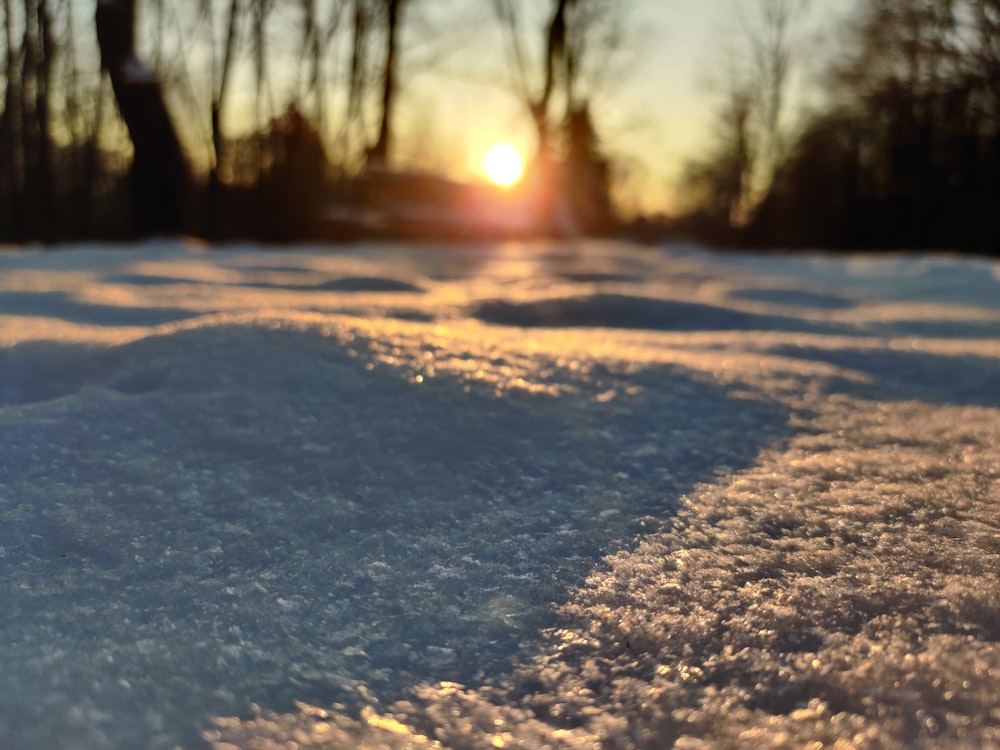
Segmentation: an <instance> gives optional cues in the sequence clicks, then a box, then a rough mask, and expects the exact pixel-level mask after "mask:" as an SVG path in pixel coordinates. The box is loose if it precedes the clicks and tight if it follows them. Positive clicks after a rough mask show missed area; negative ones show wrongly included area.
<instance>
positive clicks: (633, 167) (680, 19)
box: [399, 0, 855, 212]
mask: <svg viewBox="0 0 1000 750" xmlns="http://www.w3.org/2000/svg"><path fill="white" fill-rule="evenodd" d="M854 2H855V0H811V2H807V3H806V4H805V10H804V12H803V14H802V16H801V18H800V20H799V22H798V25H797V27H796V31H795V33H796V41H795V50H794V53H795V55H796V58H797V60H796V62H795V64H794V66H793V71H792V81H791V84H792V86H793V87H794V89H795V92H796V93H795V97H794V101H795V102H796V104H799V103H801V104H803V105H806V106H808V102H809V101H810V99H815V98H816V94H817V91H816V90H815V87H813V86H812V84H811V81H812V80H814V79H815V74H816V73H817V72H818V70H817V68H818V62H819V60H821V59H823V56H824V55H825V54H828V53H829V52H830V51H831V50H832V49H833V47H834V46H835V43H836V39H837V37H838V34H837V32H836V28H837V27H838V25H839V24H840V23H841V21H842V20H843V18H844V17H845V16H846V15H847V13H848V12H849V10H850V8H851V7H853V5H854ZM433 5H434V7H436V8H437V9H438V11H436V12H440V13H445V14H446V13H451V14H454V16H453V17H458V16H460V15H462V14H468V17H469V18H470V24H471V23H472V21H471V19H473V18H475V17H476V13H477V12H479V13H485V14H486V17H487V20H486V23H487V24H488V18H489V8H488V4H487V3H486V2H484V1H483V0H436V2H435V3H434V4H433ZM621 6H622V8H623V9H624V12H626V13H627V14H628V19H629V22H628V25H627V34H626V40H627V44H626V45H625V48H624V49H622V50H621V51H620V52H619V53H618V54H619V58H618V59H617V60H616V61H614V62H613V64H615V65H620V66H623V70H624V71H626V75H624V76H622V79H621V80H620V81H617V80H616V81H615V82H614V83H613V85H609V86H606V87H604V88H603V89H601V90H600V92H599V96H598V98H597V101H596V102H595V103H594V107H593V115H594V117H595V120H596V121H597V127H598V131H599V135H600V136H602V139H603V142H604V144H605V147H606V149H607V151H608V152H609V155H610V156H611V157H612V158H613V161H614V162H615V163H616V169H617V174H618V182H619V184H618V186H617V190H618V193H619V195H618V197H619V199H620V200H622V201H624V202H625V203H626V204H630V205H629V206H626V208H627V209H628V208H633V209H635V208H638V209H639V210H642V211H645V212H657V211H660V210H664V209H667V210H669V209H670V207H671V206H672V205H673V204H674V203H675V202H676V196H675V194H674V190H675V185H674V183H675V182H676V180H677V178H678V177H679V176H680V174H681V173H682V171H683V168H684V164H685V162H686V160H687V159H689V158H691V157H694V156H697V155H698V154H700V153H703V152H704V150H705V148H706V145H707V142H708V140H709V138H710V136H711V134H712V128H713V117H714V112H715V111H716V108H717V106H718V104H719V100H720V97H721V95H722V91H723V89H724V82H725V78H726V70H727V65H728V63H727V59H732V58H733V56H734V55H735V54H736V53H735V52H734V50H737V49H738V48H739V45H740V43H741V41H742V39H743V37H742V36H741V24H742V23H745V22H748V20H747V19H749V22H752V18H753V10H754V8H755V7H756V3H754V2H751V0H621ZM428 7H429V6H428ZM536 7H538V8H539V12H542V11H544V9H547V8H548V4H538V5H537V6H536ZM741 15H745V19H744V20H741V19H740V16H741ZM421 22H422V20H421V19H418V20H417V21H415V25H416V26H417V27H418V30H417V31H415V32H413V33H419V25H420V23H421ZM434 22H435V23H434V25H437V23H438V22H440V17H434ZM484 28H488V27H487V26H484V27H480V29H481V30H480V31H478V32H477V33H469V34H468V35H467V37H466V39H465V41H462V39H461V34H456V38H457V39H458V41H457V42H456V43H455V44H454V46H453V51H452V52H451V54H450V55H447V57H446V59H445V61H444V63H443V64H440V65H435V66H433V67H429V68H428V69H427V70H426V71H423V72H418V73H417V74H416V75H414V76H412V77H411V78H409V79H407V80H406V81H405V82H404V90H403V94H402V97H401V98H402V102H401V112H400V123H399V127H400V131H401V132H402V133H405V134H406V137H405V141H406V143H405V145H403V146H401V154H400V155H401V156H402V157H403V158H404V159H406V160H407V161H410V162H414V163H416V164H417V165H420V166H428V167H431V168H440V167H442V166H443V167H444V168H445V169H446V170H447V171H449V172H451V173H452V174H454V175H455V176H458V177H463V178H471V179H476V178H479V177H481V169H482V168H481V161H482V155H483V154H484V153H485V152H486V151H487V150H488V149H489V147H490V146H491V145H492V144H494V143H495V142H497V141H510V142H512V143H513V144H514V145H516V146H517V147H518V148H519V149H521V150H522V151H523V152H524V153H525V154H526V155H528V154H530V153H531V151H532V149H533V135H532V128H531V125H530V121H529V120H528V118H527V115H526V112H525V108H524V106H523V103H521V102H520V101H519V100H518V99H517V97H516V96H515V95H514V94H513V93H512V86H511V85H510V76H509V75H508V74H507V73H506V71H505V70H504V68H503V58H502V56H498V55H497V54H494V53H495V50H493V49H492V48H493V47H495V46H499V45H500V44H501V41H500V37H499V36H496V37H495V38H493V39H492V40H491V41H487V40H486V39H484V36H486V35H488V34H489V33H491V31H484V30H482V29H484ZM493 33H498V32H493ZM534 36H535V37H540V33H535V35H534ZM527 41H528V42H531V41H532V40H531V39H528V40H527ZM407 52H408V51H407V49H406V48H405V47H404V50H403V54H404V55H406V54H407ZM411 54H413V55H414V56H416V57H418V58H419V56H420V50H419V49H418V50H416V51H413V52H412V53H411ZM405 65H406V58H405V57H404V58H403V66H404V67H405ZM537 69H538V68H537V66H536V70H537ZM438 115H442V116H438Z"/></svg>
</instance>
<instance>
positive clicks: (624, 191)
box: [0, 0, 1000, 253]
mask: <svg viewBox="0 0 1000 750" xmlns="http://www.w3.org/2000/svg"><path fill="white" fill-rule="evenodd" d="M0 23H2V32H0V54H2V59H3V64H2V67H0V71H2V77H0V86H2V102H0V107H2V113H0V241H3V242H7V243H23V242H31V241H42V242H47V243H55V242H68V241H77V240H85V239H97V238H100V239H127V238H130V237H135V236H140V235H149V234H178V233H187V234H192V235H196V236H200V237H204V238H206V239H208V240H212V241H223V240H232V239H244V238H246V239H257V240H263V241H271V242H284V241H301V240H322V241H327V242H330V241H353V240H357V239H360V238H367V237H385V238H397V239H400V238H401V239H414V240H420V239H429V238H434V239H442V238H443V239H463V240H468V239H493V238H498V237H534V236H579V235H614V236H624V237H630V238H634V239H641V240H651V241H653V240H661V239H680V238H683V239H690V240H695V241H699V242H703V243H707V244H715V245H725V246H729V247H735V246H752V247H756V248H768V247H781V248H795V247H823V248H845V249H855V248H866V249H877V248H897V247H905V248H940V249H959V250H967V251H977V252H986V253H995V252H998V251H997V248H998V247H1000V210H998V208H1000V0H811V1H810V0H294V1H292V0H283V1H281V2H278V0H184V1H183V2H165V0H92V1H90V2H80V1H79V0H0Z"/></svg>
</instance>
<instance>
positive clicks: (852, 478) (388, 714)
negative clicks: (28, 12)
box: [0, 241, 1000, 750]
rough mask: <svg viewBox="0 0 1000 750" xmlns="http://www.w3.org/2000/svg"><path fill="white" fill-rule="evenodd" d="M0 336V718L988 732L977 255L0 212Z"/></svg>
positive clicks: (705, 737) (997, 431)
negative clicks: (86, 237) (115, 238)
mask: <svg viewBox="0 0 1000 750" xmlns="http://www.w3.org/2000/svg"><path fill="white" fill-rule="evenodd" d="M0 347H2V348H0V564H2V566H3V568H2V570H3V575H2V577H0V585H2V590H0V596H2V601H3V602H4V606H3V607H2V608H0V633H2V636H3V641H2V642H3V644H4V648H3V649H0V747H5V748H6V747H12V748H20V749H26V750H32V749H33V748H81V749H83V750H91V749H94V750H97V749H103V748H129V749H131V748H157V749H159V748H164V749H165V748H173V747H175V746H181V747H185V748H200V747H206V746H211V747H214V748H216V750H224V749H227V748H232V747H254V748H279V747H281V748H284V747H289V746H291V745H290V744H289V743H296V744H297V746H298V747H313V748H340V747H352V748H353V747H436V746H444V747H454V748H483V747H510V746H522V747H545V746H548V747H567V748H569V747H615V748H629V747H642V748H659V747H667V746H670V745H671V744H673V745H674V746H677V747H687V748H695V747H723V748H725V747H734V748H735V747H806V746H816V747H819V746H821V745H820V744H815V745H814V743H822V746H838V747H870V748H894V747H899V748H903V747H989V746H997V745H1000V713H998V711H997V708H996V706H997V704H996V698H995V693H996V690H995V685H996V684H997V680H998V678H1000V652H998V650H997V641H998V639H1000V616H998V609H997V605H998V601H1000V576H998V573H997V571H998V570H1000V541H998V540H1000V510H998V500H1000V266H998V265H997V264H996V263H993V262H989V261H985V260H976V259H968V258H962V257H952V256H946V255H938V256H925V255H907V254H900V255H891V256H886V255H878V256H875V255H871V256H866V255H856V256H836V255H826V254H822V253H809V254H804V255H798V256H787V255H781V254H774V253H770V254H737V253H710V252H707V251H704V250H702V249H700V248H697V247H693V246H681V245H675V246H668V247H663V248H658V249H654V248H642V247H636V246H631V245H627V244H621V243H612V242H577V243H565V244H559V243H537V244H530V243H529V244H521V243H510V244H498V245H479V246H462V245H457V246H432V245H426V246H415V247H400V246H394V245H364V246H356V247H348V248H343V247H341V248H326V247H319V246H315V247H312V246H302V247H297V248H294V249H290V250H277V249H271V248H263V247H257V246H253V245H245V246H236V245H233V246H226V247H220V248H213V249H208V248H205V247H203V246H199V245H196V244H194V243H185V242H180V241H157V242H149V243H145V244H142V245H139V246H135V247H125V248H122V247H105V246H100V245H90V246H74V247H71V248H64V249H59V250H55V251H48V252H43V251H39V250H19V249H15V248H10V249H9V252H4V253H0ZM435 743H437V744H435ZM838 743H839V744H838Z"/></svg>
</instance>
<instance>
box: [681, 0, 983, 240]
mask: <svg viewBox="0 0 1000 750" xmlns="http://www.w3.org/2000/svg"><path fill="white" fill-rule="evenodd" d="M766 1H767V0H765V2H766ZM770 6H771V9H772V11H773V10H774V9H775V8H778V9H782V8H783V9H784V10H785V11H788V12H791V11H793V10H794V7H793V0H772V1H771V2H770ZM788 20H789V17H788V16H786V17H785V18H784V21H781V17H780V14H778V15H774V14H773V13H772V15H771V16H770V17H769V18H768V19H766V21H767V22H766V23H765V24H764V26H763V28H764V29H765V30H766V33H762V34H760V35H759V36H758V37H757V38H756V41H757V42H761V41H762V40H769V42H770V45H768V44H757V45H756V47H755V49H757V50H758V51H759V52H760V53H761V54H760V55H759V56H758V60H760V61H761V62H763V63H764V65H763V67H762V69H761V70H762V71H763V72H761V73H760V74H759V75H757V76H756V77H755V78H754V81H755V83H756V86H757V87H756V89H754V88H752V87H751V88H749V89H747V88H744V89H743V91H744V92H746V91H747V90H750V91H756V92H763V94H764V96H759V95H756V94H754V95H751V96H744V98H742V99H741V98H740V97H739V96H734V97H730V99H729V100H728V101H727V103H726V108H725V110H724V112H723V113H722V117H721V122H722V123H723V127H722V128H721V133H720V139H719V141H718V143H717V150H716V151H715V152H714V153H713V154H712V155H711V158H709V159H707V160H704V161H701V162H695V163H693V164H692V165H691V167H690V168H689V170H688V173H687V178H688V186H689V188H690V189H691V190H692V191H694V192H695V194H696V195H697V196H698V202H697V204H696V205H695V206H694V210H693V211H691V212H690V213H689V214H688V215H687V216H685V217H683V218H682V219H681V220H679V222H677V223H676V224H675V225H674V226H673V227H672V229H673V231H675V232H676V231H680V232H683V233H686V234H689V235H695V236H699V237H702V238H708V239H711V240H713V241H716V242H720V243H725V244H731V245H736V244H744V245H751V246H756V247H789V248H796V247H828V248H848V249H851V248H939V249H961V250H969V251H975V252H986V253H1000V0H866V1H865V2H864V3H860V4H859V6H858V10H857V16H856V17H855V18H853V19H852V20H851V24H850V26H849V27H848V29H847V37H846V39H845V40H844V42H843V49H844V53H843V54H841V55H839V56H838V58H837V59H835V60H833V62H832V63H831V64H830V66H829V68H828V69H827V71H826V73H825V76H824V79H823V86H824V88H825V89H826V90H827V92H829V96H828V104H827V106H826V108H825V109H824V110H823V111H820V112H818V113H815V114H813V115H812V116H811V117H809V118H808V119H807V120H806V123H805V125H804V126H802V127H800V128H799V129H798V130H797V131H796V132H795V133H794V134H793V137H790V138H788V139H787V144H788V145H787V146H785V147H784V149H783V151H782V152H781V153H780V154H778V156H777V158H776V159H775V161H774V163H773V167H772V169H771V170H770V172H769V173H767V174H766V175H765V177H764V180H763V184H761V182H759V181H758V182H757V183H755V182H754V175H755V174H757V175H759V172H755V171H754V170H755V166H756V165H755V164H754V160H755V159H757V158H763V157H764V156H766V154H763V153H762V151H761V150H759V149H758V148H757V147H758V146H759V145H760V144H762V143H763V142H764V141H765V139H762V138H761V137H760V135H759V134H760V130H759V129H757V130H755V127H758V126H759V123H760V122H761V119H764V120H766V119H767V117H768V116H773V113H772V114H771V115H767V114H765V115H764V117H763V118H762V117H760V112H759V110H760V109H761V108H763V107H765V106H766V103H767V102H768V101H770V102H772V103H773V102H774V101H775V98H776V97H780V91H777V90H776V88H775V87H776V86H778V87H780V86H781V84H782V79H780V78H779V79H778V80H775V79H774V78H773V77H772V78H768V75H767V71H775V70H782V67H781V66H782V65H785V66H787V65H788V64H789V62H790V59H791V58H790V54H789V46H788V38H787V37H786V36H784V34H785V32H787V30H788V24H787V22H788ZM782 24H784V25H782ZM769 54H770V55H771V57H768V55H769ZM784 72H785V73H787V70H785V71H784ZM768 97H770V98H768ZM770 124H771V125H773V124H774V120H773V119H772V120H770ZM757 179H758V180H759V179H760V178H759V177H758V178H757Z"/></svg>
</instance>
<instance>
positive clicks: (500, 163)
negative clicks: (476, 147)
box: [483, 143, 524, 187]
mask: <svg viewBox="0 0 1000 750" xmlns="http://www.w3.org/2000/svg"><path fill="white" fill-rule="evenodd" d="M483 171H485V172H486V176H487V177H489V178H490V180H492V181H493V182H495V183H496V184H497V185H501V186H502V187H510V186H511V185H513V184H514V183H515V182H517V181H518V180H519V179H521V174H522V173H523V172H524V162H523V161H522V160H521V154H520V153H519V152H518V150H517V149H516V148H514V147H513V146H511V145H510V144H509V143H498V144H496V145H495V146H493V147H492V148H491V149H490V150H489V151H487V152H486V155H485V156H484V157H483Z"/></svg>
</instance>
